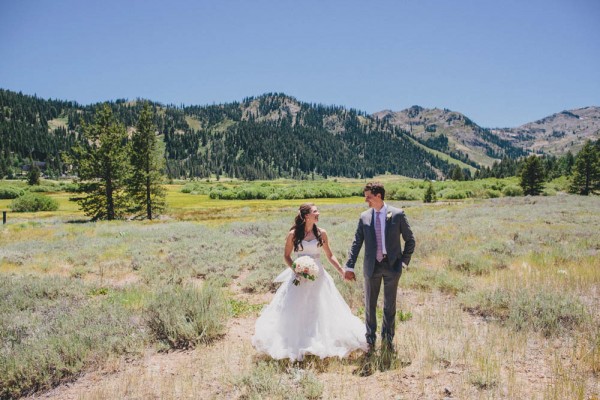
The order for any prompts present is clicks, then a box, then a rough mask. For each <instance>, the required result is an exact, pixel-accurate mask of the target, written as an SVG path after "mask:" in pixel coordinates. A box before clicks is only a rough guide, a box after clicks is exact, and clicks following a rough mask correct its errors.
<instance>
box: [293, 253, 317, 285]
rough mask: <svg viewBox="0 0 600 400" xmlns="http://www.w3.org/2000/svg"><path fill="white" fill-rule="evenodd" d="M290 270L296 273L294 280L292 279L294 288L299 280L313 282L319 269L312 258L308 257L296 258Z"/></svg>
mask: <svg viewBox="0 0 600 400" xmlns="http://www.w3.org/2000/svg"><path fill="white" fill-rule="evenodd" d="M292 268H293V269H294V272H295V273H296V278H295V279H294V285H296V286H298V285H299V284H300V279H301V278H304V279H308V280H311V281H314V280H315V279H316V278H317V276H319V267H318V266H317V264H315V261H314V260H313V259H312V257H309V256H302V257H298V258H296V260H295V261H294V263H293V264H292Z"/></svg>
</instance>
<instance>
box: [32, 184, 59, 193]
mask: <svg viewBox="0 0 600 400" xmlns="http://www.w3.org/2000/svg"><path fill="white" fill-rule="evenodd" d="M59 190H60V188H59V187H56V186H52V185H35V186H31V187H30V188H29V191H30V192H37V193H48V192H57V191H59Z"/></svg>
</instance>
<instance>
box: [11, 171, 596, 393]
mask: <svg viewBox="0 0 600 400" xmlns="http://www.w3.org/2000/svg"><path fill="white" fill-rule="evenodd" d="M385 179H387V181H386V184H387V185H388V186H387V187H394V186H396V185H405V190H407V191H410V190H414V191H417V190H422V188H421V187H420V186H419V185H420V184H421V183H422V182H419V181H410V180H408V181H407V180H403V181H398V180H397V179H394V178H393V177H383V180H385ZM339 183H340V184H344V185H359V186H360V185H361V184H362V182H360V181H351V180H348V181H344V180H340V181H339ZM3 184H4V182H3ZM11 184H12V183H11ZM227 184H230V185H235V184H236V183H235V182H232V183H227ZM282 184H283V183H282ZM285 184H292V183H290V182H287V183H285ZM436 184H438V185H440V186H438V188H437V190H439V191H443V190H445V189H449V188H448V187H442V186H441V185H443V184H446V185H449V183H441V182H439V183H436ZM479 184H480V185H482V184H483V183H481V182H480V183H479ZM512 184H514V182H510V181H508V182H503V183H502V185H503V186H504V187H505V186H508V185H512ZM411 185H412V186H411ZM463 185H464V184H463ZM488 185H489V187H485V188H484V187H483V186H481V187H475V186H471V187H466V186H462V187H459V186H456V187H452V188H451V189H452V190H454V191H455V192H456V191H461V190H464V191H467V190H469V191H471V192H477V191H479V190H481V191H483V190H494V191H497V192H500V193H502V190H503V187H500V186H502V185H500V184H499V183H498V182H488ZM493 185H495V186H494V187H495V188H494V187H492V186H493ZM556 185H557V186H555V187H554V188H553V190H555V191H557V190H558V188H559V186H560V185H559V184H556ZM181 188H182V186H181V185H171V186H169V188H168V189H169V190H168V202H169V205H170V209H169V212H168V214H167V215H166V216H165V217H164V218H161V219H160V220H157V221H152V222H149V221H143V222H139V221H116V222H97V223H89V222H85V221H86V219H85V218H84V216H83V215H82V214H80V213H79V212H78V211H77V208H76V206H75V205H74V203H71V202H69V201H68V197H69V195H68V194H67V193H65V192H61V191H57V192H55V193H50V194H49V195H50V196H52V197H54V198H55V199H57V200H58V201H59V204H60V207H59V210H58V211H56V212H51V213H11V212H9V213H8V223H7V224H6V225H3V226H2V227H1V228H0V277H1V280H0V299H2V307H1V309H0V338H1V341H0V343H2V347H1V350H0V398H17V397H20V396H26V395H30V396H32V397H36V396H42V395H43V396H44V397H48V398H57V399H59V398H60V399H63V398H72V399H80V398H81V399H83V398H85V399H89V398H92V399H94V398H96V399H105V398H106V399H108V398H216V399H220V398H239V399H253V398H275V399H304V398H310V399H314V398H325V399H330V398H344V399H346V398H348V399H371V398H386V399H387V398H400V399H417V398H419V399H420V398H423V399H428V398H443V397H452V398H461V399H480V398H490V399H496V398H498V399H521V398H527V399H567V398H568V399H597V398H598V397H599V396H600V387H599V383H598V382H599V374H600V311H599V310H600V256H599V252H600V235H599V234H598V232H599V231H600V198H599V197H580V196H572V195H566V194H562V193H558V194H557V195H552V196H540V197H496V198H487V199H484V198H466V199H463V200H452V201H440V202H438V203H433V204H424V203H422V201H421V200H389V203H390V204H393V205H396V206H400V207H402V208H404V209H405V211H406V213H407V215H408V218H409V221H410V223H411V226H412V227H413V230H414V232H415V236H416V238H417V249H416V252H415V254H414V256H413V261H412V263H411V266H410V268H409V269H408V271H405V272H404V273H403V276H402V278H401V280H400V286H401V288H400V295H399V296H398V309H399V310H400V311H399V319H400V320H401V321H402V322H399V323H398V324H397V333H396V339H395V340H396V347H397V350H398V353H397V354H396V355H393V357H391V358H390V357H388V356H387V355H385V354H378V355H377V356H376V357H375V358H374V359H365V358H364V357H362V356H361V355H360V354H356V355H353V356H352V357H350V358H349V359H346V360H336V359H333V360H318V359H308V360H307V361H305V362H302V363H295V364H289V363H286V362H276V361H272V360H269V359H268V358H265V357H262V356H259V355H257V354H255V352H254V350H253V349H252V347H251V345H250V342H249V339H250V336H251V335H252V333H253V325H254V321H255V320H256V317H257V315H258V312H259V310H260V309H261V307H262V306H263V305H264V304H266V303H267V302H268V301H270V299H271V297H272V295H273V292H274V290H275V289H276V287H275V286H274V284H273V283H272V279H273V278H274V277H275V276H276V275H277V274H278V273H279V272H280V271H281V270H282V269H283V266H284V264H283V260H282V253H283V242H284V236H285V233H286V232H287V230H288V229H289V227H290V226H291V225H292V222H293V217H294V215H295V213H296V211H297V207H298V206H299V204H301V203H302V202H303V201H304V200H248V201H241V200H232V201H225V200H211V199H210V198H209V197H208V195H206V194H191V193H183V192H181ZM482 193H483V192H482ZM314 202H315V203H316V204H317V205H318V206H319V209H320V211H321V221H320V226H322V227H323V228H325V229H327V231H328V233H329V236H330V238H331V241H332V249H333V251H334V253H335V254H336V255H337V257H338V259H340V260H345V259H346V255H347V250H348V247H349V245H350V243H351V240H352V237H353V234H354V229H355V227H356V222H357V218H358V215H359V213H360V212H361V211H363V210H364V209H365V205H364V203H363V201H362V199H361V198H359V197H351V198H343V199H315V200H314ZM9 203H10V200H0V210H2V209H5V208H4V207H7V206H8V204H9ZM361 255H362V253H361ZM361 263H362V261H361V260H359V264H358V265H360V264H361ZM330 273H331V274H332V275H334V274H333V273H332V269H330ZM358 275H359V276H358V282H357V283H355V284H354V283H353V284H348V283H345V282H343V281H341V280H340V279H339V278H338V277H337V276H335V277H334V279H335V281H336V284H337V286H338V288H339V290H340V292H341V293H342V295H343V296H344V298H345V299H346V301H347V302H348V304H349V305H350V306H351V308H352V309H353V310H354V311H355V312H356V313H357V315H360V316H361V317H362V314H361V313H362V277H361V274H358ZM366 367H368V368H366ZM364 371H368V373H361V372H364ZM65 382H72V383H71V384H70V385H69V386H66V385H62V383H65ZM53 388H54V389H53ZM36 393H37V394H36Z"/></svg>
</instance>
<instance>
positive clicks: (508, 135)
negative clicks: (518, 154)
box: [492, 107, 600, 155]
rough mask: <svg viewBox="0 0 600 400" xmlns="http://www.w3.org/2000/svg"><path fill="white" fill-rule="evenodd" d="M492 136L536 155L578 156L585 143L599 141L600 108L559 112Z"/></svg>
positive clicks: (496, 132) (498, 131)
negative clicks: (565, 154) (573, 154)
mask: <svg viewBox="0 0 600 400" xmlns="http://www.w3.org/2000/svg"><path fill="white" fill-rule="evenodd" d="M492 132H493V133H494V134H496V135H498V136H500V137H501V138H503V139H506V140H508V141H509V142H511V143H512V144H514V145H515V146H519V147H522V148H526V149H530V150H533V151H536V152H544V153H550V154H554V155H561V154H564V153H566V152H567V151H569V150H570V151H571V152H572V153H577V152H578V151H579V150H580V149H581V147H583V144H584V143H585V141H586V140H597V139H598V138H600V107H585V108H578V109H576V110H569V111H562V112H559V113H556V114H552V115H550V116H549V117H546V118H542V119H540V120H538V121H535V122H530V123H527V124H525V125H521V126H519V127H517V128H506V129H494V130H492Z"/></svg>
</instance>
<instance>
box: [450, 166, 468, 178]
mask: <svg viewBox="0 0 600 400" xmlns="http://www.w3.org/2000/svg"><path fill="white" fill-rule="evenodd" d="M451 179H452V180H453V181H464V180H465V176H464V175H463V171H462V169H461V168H460V167H459V166H458V165H455V166H454V168H453V169H452V175H451Z"/></svg>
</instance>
